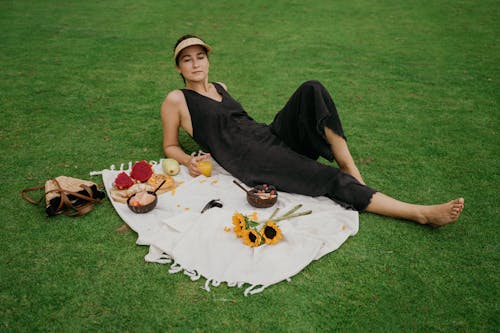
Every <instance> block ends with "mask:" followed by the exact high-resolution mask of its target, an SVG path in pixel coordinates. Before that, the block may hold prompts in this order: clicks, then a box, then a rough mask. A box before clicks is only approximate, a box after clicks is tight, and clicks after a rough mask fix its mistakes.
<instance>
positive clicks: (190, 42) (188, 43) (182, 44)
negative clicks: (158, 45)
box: [174, 37, 212, 60]
mask: <svg viewBox="0 0 500 333" xmlns="http://www.w3.org/2000/svg"><path fill="white" fill-rule="evenodd" d="M193 45H200V46H203V47H204V48H205V49H206V50H207V53H210V51H212V48H211V47H210V46H209V45H208V44H205V42H204V41H202V40H201V39H199V38H195V37H191V38H188V39H184V40H183V41H182V42H180V43H179V45H177V47H176V48H175V51H174V60H175V59H177V55H179V53H180V52H181V51H182V50H184V49H185V48H186V47H189V46H193Z"/></svg>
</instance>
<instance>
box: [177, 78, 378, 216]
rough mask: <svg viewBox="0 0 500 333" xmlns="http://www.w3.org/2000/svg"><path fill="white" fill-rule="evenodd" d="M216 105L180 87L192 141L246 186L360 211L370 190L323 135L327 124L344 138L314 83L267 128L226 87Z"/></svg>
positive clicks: (330, 104)
mask: <svg viewBox="0 0 500 333" xmlns="http://www.w3.org/2000/svg"><path fill="white" fill-rule="evenodd" d="M214 86H215V88H216V89H217V91H218V92H219V94H220V95H221V96H222V101H221V102H218V101H216V100H214V99H212V98H209V97H206V96H203V95H201V94H199V93H197V92H195V91H193V90H189V89H182V91H183V93H184V96H185V98H186V102H187V106H188V109H189V113H190V115H191V121H192V125H193V138H194V140H195V141H196V142H197V143H198V144H199V145H200V146H201V147H203V149H205V150H206V151H208V152H210V153H211V155H212V157H213V158H214V159H215V160H216V161H217V162H218V163H219V164H220V165H221V166H222V167H223V168H224V169H226V170H227V171H229V172H230V173H231V174H232V175H233V176H234V177H236V178H238V179H240V180H241V181H243V182H244V183H245V184H247V185H248V186H255V185H258V184H263V183H267V184H273V185H274V186H275V187H276V188H277V189H278V191H285V192H291V193H298V194H303V195H308V196H323V195H324V196H327V197H329V198H330V199H332V200H334V201H335V202H337V203H339V204H341V205H342V206H344V207H346V208H352V209H355V210H357V211H363V210H365V209H366V207H367V206H368V204H369V203H370V200H371V197H372V195H373V194H374V193H375V192H376V191H375V190H374V189H372V188H369V187H367V186H365V185H362V184H360V183H359V182H358V181H357V180H356V179H355V178H354V177H352V176H351V175H349V174H347V173H344V172H343V171H341V170H340V169H338V168H336V167H333V166H327V165H325V164H322V163H319V162H317V161H316V159H317V158H318V157H319V156H323V157H324V158H326V159H328V160H330V161H333V154H332V152H331V148H330V145H329V143H328V142H327V140H326V138H325V134H324V127H325V126H327V127H329V128H330V129H332V131H334V132H335V133H337V134H338V135H340V136H342V137H344V138H345V136H344V133H343V130H342V125H341V122H340V119H339V116H338V113H337V110H336V108H335V104H334V102H333V100H332V98H331V97H330V94H329V93H328V91H327V90H326V89H325V88H324V87H323V86H322V85H321V83H319V82H317V81H308V82H305V83H304V84H302V85H301V86H300V87H299V88H298V89H297V91H296V92H295V93H294V94H293V95H292V97H291V98H290V100H289V101H288V103H287V104H286V105H285V107H284V108H283V109H282V110H281V111H280V112H279V113H278V114H277V115H276V117H275V119H274V121H273V123H272V124H271V125H266V124H263V123H258V122H256V121H255V120H253V119H252V118H251V117H250V116H249V115H248V114H247V113H246V112H245V110H244V109H243V107H242V106H241V105H240V104H239V103H238V102H237V101H235V100H234V99H233V98H232V97H231V96H230V95H229V93H228V92H227V91H226V90H224V88H223V87H222V86H221V85H219V84H217V83H214Z"/></svg>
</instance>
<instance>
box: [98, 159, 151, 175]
mask: <svg viewBox="0 0 500 333" xmlns="http://www.w3.org/2000/svg"><path fill="white" fill-rule="evenodd" d="M136 162H137V161H136ZM149 164H151V165H156V164H158V162H157V161H155V160H149ZM124 166H125V163H121V164H120V169H119V171H130V170H132V161H129V162H128V168H127V169H124ZM106 170H111V171H114V170H116V166H115V165H114V164H111V165H110V166H109V169H103V170H99V171H90V173H89V174H90V176H99V175H102V173H103V172H104V171H106Z"/></svg>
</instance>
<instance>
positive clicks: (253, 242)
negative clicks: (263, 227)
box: [243, 229, 261, 247]
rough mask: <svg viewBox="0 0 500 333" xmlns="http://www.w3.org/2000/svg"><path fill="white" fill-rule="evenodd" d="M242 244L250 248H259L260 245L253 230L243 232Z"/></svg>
mask: <svg viewBox="0 0 500 333" xmlns="http://www.w3.org/2000/svg"><path fill="white" fill-rule="evenodd" d="M243 242H244V243H245V245H248V246H250V247H255V246H259V245H260V243H261V237H260V234H259V233H258V232H257V230H255V229H247V230H245V231H244V232H243Z"/></svg>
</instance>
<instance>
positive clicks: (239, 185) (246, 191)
mask: <svg viewBox="0 0 500 333" xmlns="http://www.w3.org/2000/svg"><path fill="white" fill-rule="evenodd" d="M233 183H235V184H236V185H238V187H239V188H241V189H242V190H243V191H245V193H248V190H247V189H246V188H244V187H243V185H241V184H240V183H239V182H237V181H236V180H233Z"/></svg>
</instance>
